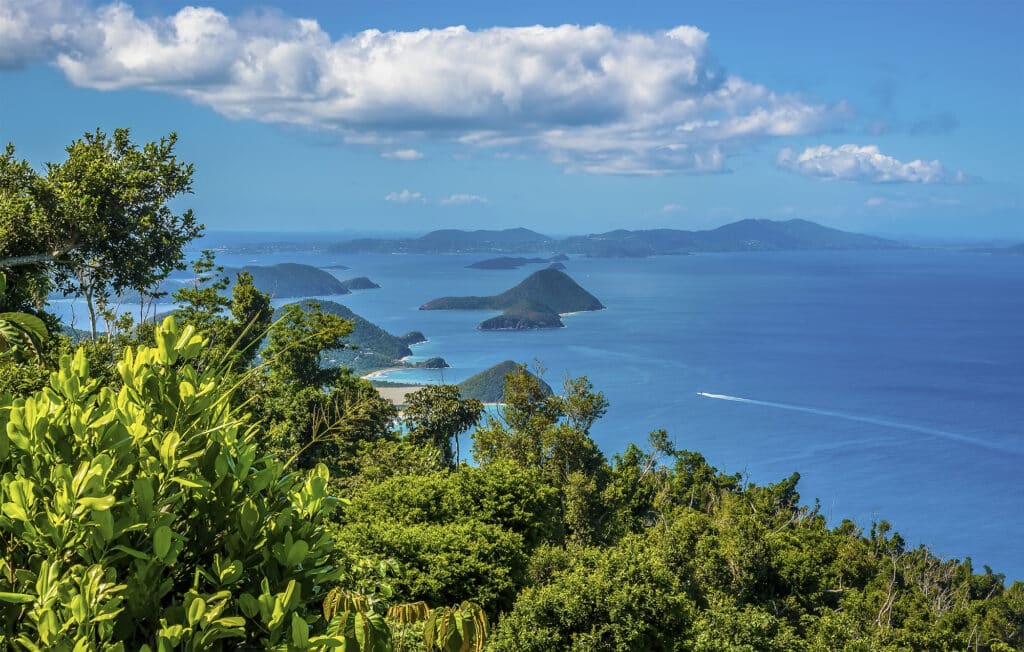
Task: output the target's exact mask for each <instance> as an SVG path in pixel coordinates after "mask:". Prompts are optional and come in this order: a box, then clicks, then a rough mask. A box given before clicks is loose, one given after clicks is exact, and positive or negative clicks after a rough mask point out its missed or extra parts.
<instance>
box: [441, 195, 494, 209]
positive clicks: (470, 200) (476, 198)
mask: <svg viewBox="0 0 1024 652" xmlns="http://www.w3.org/2000/svg"><path fill="white" fill-rule="evenodd" d="M440 203H441V205H442V206H458V205H463V204H486V203H487V198H486V197H481V196H480V195H469V194H466V193H456V194H454V195H449V196H447V197H445V198H444V199H442V200H441V201H440Z"/></svg>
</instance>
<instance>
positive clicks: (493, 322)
mask: <svg viewBox="0 0 1024 652" xmlns="http://www.w3.org/2000/svg"><path fill="white" fill-rule="evenodd" d="M603 308H604V305H602V304H601V302H600V301H598V299H597V297H595V296H594V295H592V294H590V293H589V292H587V291H586V290H584V289H583V288H582V287H580V286H579V284H577V283H576V281H574V280H572V278H570V277H569V275H567V274H566V273H564V272H560V271H558V270H555V269H542V270H540V271H538V272H534V273H533V274H531V275H530V276H528V277H526V279H525V280H523V282H522V283H520V284H519V285H516V286H515V287H513V288H511V289H509V290H506V291H505V292H502V293H501V294H498V295H494V296H490V297H442V298H440V299H434V300H432V301H428V302H427V303H425V304H423V305H422V306H420V310H501V311H503V312H502V314H501V315H500V316H498V317H493V318H491V319H488V320H486V321H484V322H482V323H481V324H480V326H479V328H480V329H481V330H529V329H536V328H561V327H562V326H564V324H563V323H562V320H561V319H560V317H559V316H560V315H563V314H566V313H570V312H584V311H590V310H601V309H603Z"/></svg>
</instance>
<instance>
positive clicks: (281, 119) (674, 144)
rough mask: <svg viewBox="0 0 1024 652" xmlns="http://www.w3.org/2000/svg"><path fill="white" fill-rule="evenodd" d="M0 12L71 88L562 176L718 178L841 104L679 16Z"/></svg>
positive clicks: (118, 6) (835, 112)
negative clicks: (748, 59) (465, 20)
mask: <svg viewBox="0 0 1024 652" xmlns="http://www.w3.org/2000/svg"><path fill="white" fill-rule="evenodd" d="M24 1H26V0H18V3H17V6H19V7H20V6H21V3H22V2H24ZM27 1H29V2H34V4H33V5H31V6H35V4H38V6H39V7H49V6H52V5H54V4H55V3H54V2H50V3H46V2H35V0H27ZM79 1H80V0H79ZM59 2H63V3H73V2H76V0H58V4H59ZM14 6H15V2H14V0H0V16H3V18H0V37H2V36H4V35H8V34H12V33H14V32H17V33H27V34H32V35H33V36H30V37H27V38H28V39H29V42H27V43H28V44H27V45H19V46H18V47H16V48H15V51H17V52H29V51H33V50H32V46H31V44H32V43H36V44H39V43H42V44H44V45H45V47H41V48H40V49H39V50H38V51H41V52H46V53H47V54H45V55H43V56H46V57H47V58H49V59H51V60H54V61H55V62H56V64H57V65H58V66H59V68H60V69H61V70H62V71H63V72H64V74H65V75H66V76H67V77H68V79H69V80H71V81H72V82H73V83H75V84H78V85H80V86H84V87H89V88H96V89H104V90H113V89H122V88H139V89H147V90H151V91H159V92H167V93H173V94H176V95H179V96H183V97H186V98H188V99H190V100H191V101H193V102H196V103H198V104H201V105H205V106H209V107H211V108H212V109H214V110H216V111H218V112H220V113H221V114H223V115H225V116H228V117H231V118H234V119H251V120H259V121H263V122H268V123H276V124H286V125H298V126H302V127H307V128H314V129H328V130H333V131H337V132H339V134H340V135H341V137H342V140H343V142H389V141H391V140H392V139H393V138H395V137H396V136H400V137H401V138H400V140H402V141H403V142H408V141H409V140H410V138H441V139H446V140H452V141H455V142H461V143H463V144H465V145H470V146H475V147H489V148H496V149H500V150H502V151H504V150H507V149H510V148H516V149H518V150H520V151H539V152H542V153H544V154H545V155H547V156H548V157H549V158H550V159H552V160H553V161H556V162H558V163H560V164H562V165H564V166H565V168H566V169H567V170H569V171H573V172H585V173H599V174H667V173H672V172H692V173H714V172H722V171H724V170H725V169H726V160H727V157H728V156H730V155H732V154H733V153H735V152H736V151H737V150H740V149H743V148H745V147H746V146H747V145H748V144H749V142H750V141H751V140H755V139H764V138H770V137H780V136H783V137H784V136H793V135H804V134H811V133H816V132H819V131H822V130H825V129H828V128H830V127H832V126H833V125H834V124H835V123H836V121H837V120H839V119H841V118H842V117H844V116H845V115H846V113H847V112H848V109H847V108H846V106H845V105H844V104H843V103H841V102H840V103H838V104H832V105H829V104H822V103H816V102H811V101H808V100H806V99H805V98H802V97H800V96H798V95H795V94H789V93H780V92H777V91H775V90H772V89H769V88H767V87H765V86H761V85H759V84H755V83H752V82H749V81H747V80H745V79H743V78H742V77H740V76H737V75H735V74H730V73H728V72H726V71H725V70H724V69H723V68H722V67H720V66H719V65H717V64H716V63H714V59H713V57H712V55H711V52H710V50H709V36H708V34H707V33H706V32H703V31H701V30H700V29H697V28H696V27H690V26H681V27H676V28H674V29H669V30H664V31H655V32H635V31H623V30H615V29H612V28H610V27H607V26H604V25H592V26H576V25H562V26H556V27H544V26H532V27H494V28H487V29H479V30H470V29H467V28H466V27H461V26H457V27H448V28H444V29H421V30H417V31H409V32H399V31H389V32H383V31H379V30H366V31H363V32H360V33H358V34H354V35H347V36H342V37H340V38H334V37H332V36H330V35H328V34H327V33H326V32H325V31H324V30H323V29H322V28H321V27H320V25H319V24H318V23H317V22H316V21H315V20H309V19H296V18H289V17H286V16H282V15H270V16H264V17H262V18H258V19H255V18H251V17H250V18H235V17H228V16H226V15H225V14H223V13H221V12H219V11H217V10H216V9H213V8H209V7H185V8H183V9H181V10H180V11H178V12H177V13H175V14H173V15H169V16H156V17H152V18H151V17H140V16H138V15H136V13H135V12H134V10H133V9H132V8H131V7H130V6H129V5H127V4H123V3H120V2H118V3H112V4H106V5H102V6H99V7H97V8H95V9H91V8H88V7H87V5H85V4H76V5H73V6H72V5H70V4H69V6H72V7H73V8H74V9H75V10H74V11H70V10H69V11H67V12H59V11H50V10H48V9H47V10H46V11H43V10H42V9H40V10H39V11H34V10H31V9H30V10H28V11H27V12H19V11H18V10H14V9H11V7H14ZM10 16H15V17H14V18H11V17H10ZM69 16H70V17H72V18H73V24H70V23H69V20H71V19H70V18H68V17H69ZM11 25H14V26H15V27H11ZM26 25H27V26H26ZM71 34H87V35H89V37H88V38H84V37H83V38H79V37H77V36H76V37H74V38H71V37H70V36H69V35H71ZM0 41H2V42H4V43H5V49H6V48H7V39H4V38H0ZM7 58H8V61H7V65H17V64H18V63H19V62H23V61H24V56H21V57H19V55H16V54H15V55H8V57H7ZM398 151H401V150H398Z"/></svg>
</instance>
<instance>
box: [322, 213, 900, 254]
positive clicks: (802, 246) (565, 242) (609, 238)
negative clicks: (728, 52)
mask: <svg viewBox="0 0 1024 652" xmlns="http://www.w3.org/2000/svg"><path fill="white" fill-rule="evenodd" d="M905 246H906V245H903V244H901V243H899V242H895V241H893V240H886V239H884V238H877V237H874V236H870V235H863V234H859V233H850V232H848V231H840V230H839V229H833V228H830V227H827V226H822V225H820V224H817V223H815V222H810V221H808V220H800V219H792V220H785V221H776V220H766V219H746V220H740V221H738V222H733V223H731V224H726V225H725V226H721V227H718V228H717V229H710V230H706V231H683V230H678V229H651V230H640V231H629V230H625V229H620V230H617V231H609V232H607V233H597V234H590V235H579V236H570V237H568V238H562V239H559V238H552V237H549V236H546V235H543V234H541V233H537V232H536V231H531V230H529V229H523V228H518V229H505V230H501V231H489V230H480V231H460V230H456V229H445V230H441V231H432V232H430V233H428V234H426V235H424V236H422V237H419V238H405V239H381V238H361V239H357V240H348V241H344V242H338V243H336V244H333V245H330V247H329V250H330V251H332V252H337V253H373V252H376V253H417V254H445V253H482V252H487V253H495V254H522V253H537V252H549V253H554V254H557V255H558V256H563V257H564V256H566V255H567V254H578V255H584V256H591V257H643V256H654V255H667V254H677V255H678V254H686V253H695V252H721V251H797V250H813V249H832V250H843V249H899V248H904V247H905ZM551 260H552V261H555V262H557V261H560V260H562V258H552V259H551Z"/></svg>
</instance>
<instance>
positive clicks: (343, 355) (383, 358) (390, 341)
mask: <svg viewBox="0 0 1024 652" xmlns="http://www.w3.org/2000/svg"><path fill="white" fill-rule="evenodd" d="M303 303H308V302H303ZM318 303H319V304H320V309H321V310H323V311H324V312H325V313H329V314H332V315H338V316H339V317H342V318H344V319H347V320H349V321H351V322H353V323H354V324H355V327H354V328H353V329H352V334H351V335H349V336H348V338H347V339H346V343H347V344H348V345H351V346H354V347H357V348H354V349H350V348H344V349H340V350H333V351H331V352H330V353H328V358H330V360H331V362H333V363H335V364H338V365H343V366H346V367H348V368H349V369H351V370H352V371H354V372H356V373H366V372H369V371H374V370H376V369H383V368H385V367H393V366H395V365H399V364H401V359H402V358H404V357H405V356H407V355H412V350H411V349H410V348H409V347H408V346H406V345H405V344H404V343H403V342H402V340H401V339H399V338H397V337H395V336H394V335H392V334H390V333H388V332H387V331H385V330H384V329H383V328H381V327H380V326H377V325H376V324H374V323H373V322H370V321H368V320H367V319H365V318H364V317H361V316H359V315H357V314H356V313H354V312H352V311H351V310H350V309H349V308H348V307H347V306H344V305H342V304H340V303H336V302H334V301H319V302H318Z"/></svg>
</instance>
